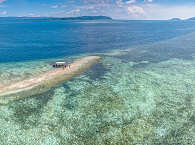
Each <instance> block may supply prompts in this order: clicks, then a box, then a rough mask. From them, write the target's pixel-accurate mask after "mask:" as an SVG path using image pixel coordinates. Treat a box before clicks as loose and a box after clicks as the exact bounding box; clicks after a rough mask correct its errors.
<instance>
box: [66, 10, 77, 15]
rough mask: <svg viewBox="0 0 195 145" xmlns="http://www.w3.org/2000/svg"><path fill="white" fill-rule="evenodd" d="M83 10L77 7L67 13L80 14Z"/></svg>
mask: <svg viewBox="0 0 195 145" xmlns="http://www.w3.org/2000/svg"><path fill="white" fill-rule="evenodd" d="M80 12H81V10H80V9H75V10H71V11H69V12H67V13H66V14H68V15H78V14H80Z"/></svg>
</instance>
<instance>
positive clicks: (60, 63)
mask: <svg viewBox="0 0 195 145" xmlns="http://www.w3.org/2000/svg"><path fill="white" fill-rule="evenodd" d="M56 64H59V65H62V64H66V63H65V62H56Z"/></svg>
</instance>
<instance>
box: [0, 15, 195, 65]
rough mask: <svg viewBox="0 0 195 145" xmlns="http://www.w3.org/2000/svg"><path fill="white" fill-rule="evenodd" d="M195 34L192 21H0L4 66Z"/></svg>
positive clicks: (0, 50)
mask: <svg viewBox="0 0 195 145" xmlns="http://www.w3.org/2000/svg"><path fill="white" fill-rule="evenodd" d="M192 31H195V23H194V22H188V21H181V22H171V21H113V22H106V23H82V22H81V23H80V22H73V21H72V22H71V21H31V20H21V19H20V20H19V19H15V18H1V19H0V55H1V57H0V63H2V62H13V61H25V60H37V59H48V58H55V57H61V56H68V55H73V54H80V53H88V52H90V53H91V52H97V51H102V50H109V49H118V48H127V47H132V46H135V45H142V44H147V43H153V42H157V41H161V40H167V39H170V38H174V37H177V36H180V35H183V34H187V33H190V32H192Z"/></svg>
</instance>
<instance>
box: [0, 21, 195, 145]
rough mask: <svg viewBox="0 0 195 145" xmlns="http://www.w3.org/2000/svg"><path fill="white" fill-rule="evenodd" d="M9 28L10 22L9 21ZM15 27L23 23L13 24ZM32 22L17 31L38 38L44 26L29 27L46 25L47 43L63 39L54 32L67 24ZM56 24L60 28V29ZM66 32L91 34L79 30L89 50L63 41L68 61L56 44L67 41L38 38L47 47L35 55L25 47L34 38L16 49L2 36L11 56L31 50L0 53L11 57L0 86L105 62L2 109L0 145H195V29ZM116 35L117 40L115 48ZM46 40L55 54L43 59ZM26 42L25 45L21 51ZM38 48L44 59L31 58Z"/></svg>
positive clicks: (151, 25)
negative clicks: (85, 60) (75, 64)
mask: <svg viewBox="0 0 195 145" xmlns="http://www.w3.org/2000/svg"><path fill="white" fill-rule="evenodd" d="M12 21H13V20H12ZM2 23H3V22H2ZM9 23H12V22H10V20H9ZM14 23H19V22H16V21H15V20H14ZM32 23H33V22H23V23H19V24H18V25H22V27H21V30H15V29H14V30H15V31H22V30H24V31H27V30H28V31H30V29H27V28H33V29H32V30H31V31H32V33H34V34H33V35H39V34H38V32H37V31H38V30H34V29H39V27H35V28H34V27H33V26H32V25H37V26H39V25H42V24H43V25H44V26H45V25H46V26H47V25H48V26H50V30H52V31H53V32H51V31H49V30H48V29H47V30H44V31H45V33H47V34H44V35H45V36H47V35H49V34H48V33H54V32H55V31H56V34H55V36H58V35H57V34H59V33H60V30H58V31H57V30H56V29H58V28H64V27H65V26H64V25H66V24H63V22H36V23H35V22H34V23H33V24H32ZM58 23H60V24H61V27H58V28H56V25H59V24H58ZM6 24H7V22H6ZM54 24H55V25H54ZM68 25H69V27H74V26H75V25H76V26H79V27H80V28H81V27H86V29H85V31H82V30H80V31H82V33H83V36H84V35H87V34H86V33H88V34H90V36H91V35H93V38H91V37H90V38H88V39H86V37H82V41H84V43H79V44H78V43H73V42H70V43H69V44H71V46H72V47H70V48H69V47H68V46H67V44H66V43H65V41H67V40H64V42H63V47H62V46H61V47H59V48H61V49H63V50H65V51H67V52H69V51H71V50H73V53H72V52H70V53H68V54H67V53H63V54H58V48H57V46H58V45H57V44H58V43H57V42H58V40H59V39H61V40H60V41H63V39H62V37H61V36H59V38H56V37H52V38H53V39H51V38H48V37H47V38H45V37H43V38H44V39H47V40H45V42H44V40H42V39H40V43H42V45H39V44H38V45H37V50H36V49H35V50H31V49H33V48H35V47H32V48H30V47H28V45H29V46H31V43H30V42H29V40H30V34H31V33H30V34H29V38H27V37H25V38H26V39H27V40H22V38H24V37H21V38H18V39H19V40H18V39H14V40H12V41H13V42H17V43H18V44H16V46H15V45H14V43H11V42H10V41H8V42H7V41H5V40H6V39H7V40H8V39H10V38H9V37H5V36H4V37H1V38H2V39H1V42H0V43H1V44H3V43H7V44H6V45H7V48H8V47H9V49H10V50H13V49H16V48H18V49H19V50H20V49H21V50H22V51H24V50H25V49H27V48H28V50H29V51H27V52H25V55H24V53H22V51H21V53H20V54H19V55H17V54H16V56H13V58H12V57H9V53H8V52H9V51H8V50H7V49H5V47H2V49H0V54H1V55H2V52H3V51H4V54H6V55H7V56H5V55H2V58H1V62H2V63H1V64H0V68H1V69H0V87H1V86H4V85H7V84H11V83H13V82H17V81H20V80H24V79H28V78H31V77H33V76H36V75H38V74H41V73H44V72H46V71H48V70H50V69H52V68H51V64H52V63H53V62H55V61H56V60H66V61H69V62H72V61H73V60H75V59H77V58H81V57H83V56H88V55H99V56H101V57H102V60H101V62H100V63H98V64H96V65H94V66H93V67H91V68H90V69H89V70H87V71H86V72H84V73H82V74H80V75H79V76H77V77H74V78H72V79H71V80H69V81H67V82H64V83H63V84H61V85H59V86H54V87H53V88H52V89H51V90H49V91H48V92H45V93H43V94H39V95H34V96H26V98H23V99H18V100H15V101H12V102H10V103H9V104H6V105H1V106H0V122H1V124H0V141H1V142H0V144H2V145H5V144H10V145H11V144H14V145H15V144H20V145H21V144H29V143H30V144H33V145H37V144H43V145H47V144H48V145H51V144H52V145H54V144H55V145H56V144H89V145H91V144H163V145H164V144H190V145H191V144H194V142H195V135H194V134H195V114H194V113H195V112H194V110H195V96H194V93H195V89H194V88H195V75H194V74H195V49H194V48H195V32H193V31H194V28H193V25H194V24H193V23H192V22H181V23H178V22H177V23H176V22H167V21H128V22H127V21H125V22H123V21H122V22H121V21H116V22H112V23H105V22H104V23H102V22H101V23H99V22H98V23H86V22H85V23H83V22H82V23H81V22H77V23H75V22H74V23H72V22H69V24H68ZM80 25H82V26H80ZM119 25H120V29H119ZM16 26H17V25H16ZM54 26H55V27H54ZM63 26H64V27H63ZM116 26H117V27H116ZM130 26H131V27H130ZM7 27H8V26H7ZM0 28H1V29H2V27H0ZM52 28H53V29H54V30H53V29H52ZM116 28H118V29H116ZM159 28H161V29H159ZM25 29H27V30H25ZM44 29H46V28H45V27H44ZM64 29H66V28H64ZM3 30H4V31H6V29H5V28H4V29H3ZM42 30H43V29H42ZM61 30H62V29H61ZM87 30H88V31H91V32H86V31H87ZM122 30H123V31H122ZM64 31H65V30H64ZM64 31H61V32H64ZM72 31H74V32H72ZM108 31H109V32H108ZM57 32H58V33H57ZM94 32H96V33H95V34H98V33H99V34H98V35H95V34H94ZM74 33H76V35H77V37H78V36H80V35H81V34H80V35H78V34H79V29H73V28H72V30H71V32H70V33H68V34H69V36H67V37H70V38H69V40H70V39H73V38H74V37H76V36H74V35H75V34H74ZM80 33H81V32H80ZM5 34H6V33H5ZM13 34H14V33H13ZM73 34H74V35H73ZM1 35H3V33H1ZM7 35H8V34H7ZM10 35H11V34H10ZM18 35H24V34H18ZM40 35H42V34H40ZM53 35H54V34H53ZM72 35H73V36H72ZM16 36H17V35H16V34H15V36H12V38H16ZM100 36H101V37H100ZM116 36H118V37H120V38H118V39H119V40H118V41H116V39H117V37H116ZM32 37H33V36H32ZM49 37H50V36H49ZM54 38H56V39H58V40H56V39H54ZM95 38H96V39H95ZM91 39H92V40H91ZM48 40H50V42H51V43H52V45H50V44H48V45H50V46H49V47H50V50H51V53H50V54H52V55H49V56H45V53H47V51H48V49H47V47H44V45H43V44H44V43H46V42H47V41H48ZM76 40H77V41H80V40H78V39H76ZM89 40H90V41H89ZM23 41H26V42H28V43H26V44H25V45H24V46H23V44H24V42H23ZM100 42H102V43H101V44H99V43H100ZM86 43H88V45H89V44H90V45H89V46H88V45H87V44H86ZM19 44H20V45H19ZM34 45H35V46H36V43H35V44H34ZM11 46H13V47H11ZM19 46H22V47H21V48H20V47H19ZM87 46H88V47H87ZM100 46H104V47H103V48H102V47H101V48H100ZM39 47H40V48H43V49H41V50H42V51H43V52H41V53H42V54H44V55H42V54H40V55H41V56H37V55H35V56H30V54H33V52H32V51H37V52H39V51H40V48H39ZM38 48H39V49H38ZM52 48H53V49H52ZM78 49H81V50H82V51H80V50H78ZM76 50H78V51H76ZM28 54H29V56H28ZM20 55H21V56H22V57H19V56H20ZM19 58H20V59H19ZM40 58H41V59H40ZM4 59H5V60H4ZM16 60H17V62H16ZM24 60H25V61H24Z"/></svg>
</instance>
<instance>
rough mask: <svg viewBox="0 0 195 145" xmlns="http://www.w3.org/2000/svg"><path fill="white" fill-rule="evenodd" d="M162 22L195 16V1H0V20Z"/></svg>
mask: <svg viewBox="0 0 195 145" xmlns="http://www.w3.org/2000/svg"><path fill="white" fill-rule="evenodd" d="M86 15H87V16H97V15H104V16H109V17H112V18H114V19H142V20H164V19H170V18H175V17H177V18H182V19H186V18H190V17H194V16H195V0H0V17H8V16H16V17H23V16H26V17H74V16H86Z"/></svg>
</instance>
